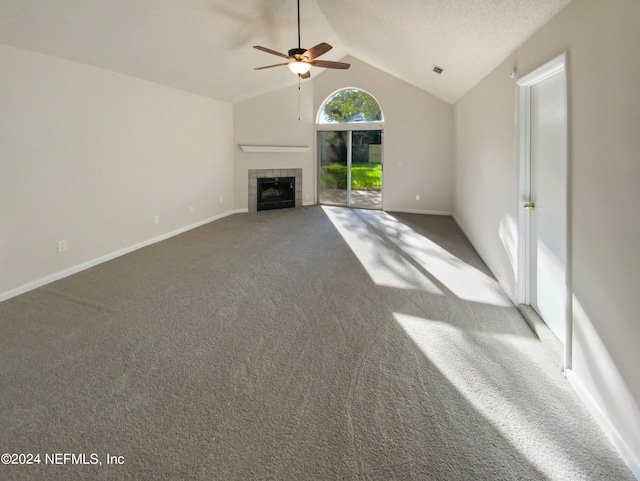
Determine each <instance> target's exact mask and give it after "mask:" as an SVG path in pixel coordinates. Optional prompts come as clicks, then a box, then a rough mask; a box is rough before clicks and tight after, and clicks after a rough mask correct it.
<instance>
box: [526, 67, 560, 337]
mask: <svg viewBox="0 0 640 481" xmlns="http://www.w3.org/2000/svg"><path fill="white" fill-rule="evenodd" d="M565 85H566V82H565V79H564V72H559V73H556V74H555V75H553V76H551V77H549V78H547V79H544V80H542V81H540V82H538V83H536V84H534V85H532V86H531V93H530V99H531V104H530V112H531V124H530V125H531V140H530V148H531V164H530V166H531V170H530V176H531V177H530V178H531V186H530V203H532V204H533V206H530V207H533V209H531V210H530V212H531V213H530V276H531V277H530V292H529V293H530V301H531V306H532V307H533V308H534V309H535V310H536V311H537V312H538V314H540V317H542V319H544V321H545V322H546V323H547V325H548V326H549V327H550V328H551V330H552V331H553V332H554V333H555V335H556V336H557V337H558V339H560V340H561V341H562V342H563V343H565V337H566V332H565V331H566V326H565V313H566V283H565V277H566V274H565V273H566V266H567V168H566V165H567V157H566V154H567V131H566V126H567V118H566V115H567V114H566V98H565V97H566V92H565Z"/></svg>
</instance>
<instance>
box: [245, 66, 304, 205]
mask: <svg viewBox="0 0 640 481" xmlns="http://www.w3.org/2000/svg"><path fill="white" fill-rule="evenodd" d="M283 68H284V67H283ZM291 75H293V74H291ZM312 98H313V82H312V81H303V82H302V84H301V86H300V91H298V86H294V87H289V88H285V89H282V90H278V91H276V92H271V93H268V94H264V95H261V96H259V97H256V98H253V99H250V100H246V101H244V102H238V103H236V104H234V106H233V119H234V124H233V131H234V143H235V145H234V157H235V164H234V191H235V198H234V202H235V208H236V209H244V210H246V209H247V208H248V205H247V201H248V191H247V187H248V172H249V170H250V169H298V168H301V169H302V202H303V204H305V205H307V204H313V203H315V183H316V181H315V179H316V176H315V167H314V166H315V164H314V162H315V156H314V140H313V121H312V118H313V116H314V114H313V113H312ZM298 118H300V120H298ZM238 145H268V146H308V147H309V150H308V151H307V152H304V153H291V152H286V153H261V152H259V153H249V152H243V151H242V150H240V148H239V147H238Z"/></svg>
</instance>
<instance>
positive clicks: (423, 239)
mask: <svg viewBox="0 0 640 481" xmlns="http://www.w3.org/2000/svg"><path fill="white" fill-rule="evenodd" d="M0 332H1V336H0V394H1V396H0V450H1V451H2V453H31V454H33V455H35V454H39V456H40V463H39V464H38V463H33V464H23V465H16V464H8V465H4V464H3V465H0V479H2V480H76V479H78V480H85V479H86V480H165V479H166V480H267V479H269V480H443V481H444V480H446V481H455V480H623V481H624V480H629V481H632V480H633V479H634V478H633V476H632V474H631V472H630V471H629V469H628V468H627V467H626V466H625V464H624V463H623V462H622V461H621V459H620V458H619V457H618V455H617V454H616V452H615V451H614V449H613V448H612V446H611V444H610V443H609V441H608V440H607V438H606V437H605V436H604V435H603V433H602V431H601V430H600V429H599V428H598V426H597V425H596V423H595V422H594V420H593V419H592V418H591V417H590V415H589V414H588V412H587V411H586V409H585V408H584V407H583V405H582V404H581V402H580V401H579V400H578V398H577V396H576V395H575V393H574V392H573V391H572V389H571V388H570V386H569V384H568V382H567V381H566V379H565V378H564V377H563V375H562V372H561V369H560V366H559V361H558V359H559V358H560V357H561V354H560V353H559V352H556V350H555V349H554V348H553V346H552V347H551V348H550V347H549V346H546V345H544V344H543V343H542V342H541V341H540V339H539V338H538V336H536V334H535V333H534V332H533V330H532V329H531V328H530V327H529V325H528V324H527V323H526V322H525V320H524V319H523V317H522V316H521V315H520V313H519V311H518V310H517V309H516V308H515V307H514V306H513V305H512V304H511V303H510V301H509V299H508V297H507V296H506V295H505V294H504V292H503V291H502V290H501V289H500V287H499V285H498V284H497V282H496V281H495V279H494V278H493V277H492V276H491V273H490V272H489V271H488V269H487V268H486V266H485V265H484V264H483V263H482V261H481V259H480V258H479V257H478V255H477V254H476V253H475V251H474V250H473V248H472V247H471V245H470V244H469V242H468V241H467V240H466V238H465V237H464V235H463V234H462V232H461V231H460V230H459V228H458V227H457V226H456V224H455V222H454V221H453V220H452V219H451V218H450V217H441V216H427V215H416V214H396V213H385V212H381V211H366V210H349V209H343V208H336V207H320V206H312V207H308V208H296V209H283V210H279V211H264V212H258V213H250V214H236V215H232V216H229V217H226V218H224V219H221V220H218V221H216V222H213V223H211V224H208V225H205V226H203V227H200V228H197V229H194V230H191V231H189V232H186V233H184V234H181V235H179V236H175V237H172V238H170V239H168V240H165V241H163V242H159V243H157V244H154V245H151V246H149V247H146V248H143V249H140V250H137V251H135V252H132V253H130V254H127V255H125V256H122V257H119V258H117V259H114V260H112V261H109V262H106V263H104V264H101V265H98V266H96V267H93V268H91V269H88V270H86V271H83V272H80V273H78V274H75V275H73V276H70V277H67V278H65V279H62V280H60V281H57V282H54V283H52V284H49V285H47V286H44V287H41V288H39V289H37V290H34V291H31V292H29V293H26V294H23V295H21V296H18V297H15V298H12V299H9V300H7V301H5V302H3V303H0ZM550 353H555V354H557V356H556V355H555V354H554V355H550ZM20 459H22V460H23V461H25V462H26V461H28V459H27V458H26V457H23V458H20ZM20 459H18V458H17V457H16V458H15V460H16V461H20ZM3 461H4V458H3ZM31 461H33V457H32V458H31Z"/></svg>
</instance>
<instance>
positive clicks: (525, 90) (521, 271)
mask: <svg viewBox="0 0 640 481" xmlns="http://www.w3.org/2000/svg"><path fill="white" fill-rule="evenodd" d="M559 73H564V76H565V119H566V121H567V125H566V135H567V147H566V148H567V151H566V152H565V159H566V161H565V166H566V169H567V172H566V180H567V184H566V185H565V194H566V196H567V199H566V200H567V202H566V209H567V211H566V216H565V218H566V222H567V224H566V230H565V253H566V260H565V266H564V267H565V279H564V282H565V313H564V316H565V319H564V325H565V333H564V337H565V339H564V367H565V370H568V369H570V368H571V360H572V341H573V337H572V335H573V328H572V317H573V314H572V305H571V292H572V282H571V274H570V273H571V245H570V243H569V239H570V237H571V230H570V224H569V221H570V219H571V216H570V208H571V207H570V204H569V202H570V200H569V162H570V159H569V122H570V120H569V108H568V95H569V93H568V88H567V85H568V79H567V53H566V52H565V53H562V54H561V55H558V56H557V57H556V58H554V59H553V60H551V61H549V62H547V63H546V64H544V65H542V66H541V67H539V68H537V69H535V70H534V71H533V72H530V73H529V74H527V75H525V76H524V77H522V78H520V79H518V81H517V82H516V84H517V88H516V132H517V148H518V152H517V158H518V199H517V200H518V205H517V206H516V208H517V212H518V236H519V239H520V241H519V242H518V274H517V275H516V289H515V290H516V295H517V299H516V300H517V303H518V304H530V303H531V299H530V286H529V280H530V271H529V270H530V246H529V242H530V226H531V214H530V212H529V211H528V210H525V209H523V207H522V205H523V204H524V203H525V202H530V196H531V192H530V185H531V179H530V171H531V159H530V150H531V149H530V143H531V139H530V116H531V112H530V107H531V105H530V103H531V94H530V92H531V87H532V86H533V85H535V84H537V83H539V82H541V81H543V80H546V79H548V78H550V77H552V76H554V75H556V74H559Z"/></svg>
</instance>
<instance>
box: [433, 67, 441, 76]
mask: <svg viewBox="0 0 640 481" xmlns="http://www.w3.org/2000/svg"><path fill="white" fill-rule="evenodd" d="M433 71H434V72H435V73H437V74H438V75H440V74H441V73H442V72H444V69H443V68H442V67H438V66H437V65H434V66H433Z"/></svg>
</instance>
